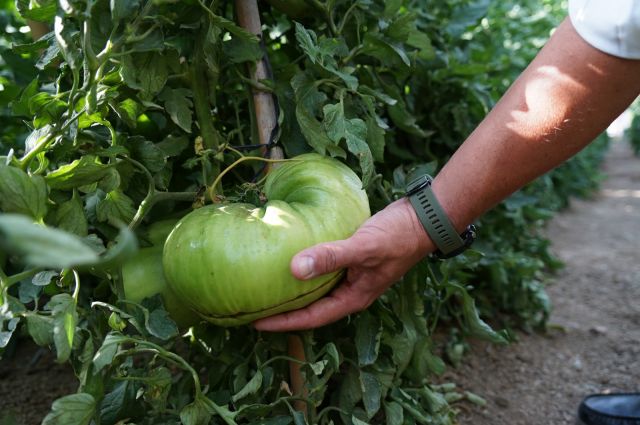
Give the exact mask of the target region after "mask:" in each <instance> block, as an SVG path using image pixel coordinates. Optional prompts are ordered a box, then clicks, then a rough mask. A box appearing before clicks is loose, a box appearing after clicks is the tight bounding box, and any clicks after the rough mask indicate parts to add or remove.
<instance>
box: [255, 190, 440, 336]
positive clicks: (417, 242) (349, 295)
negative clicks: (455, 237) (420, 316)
mask: <svg viewBox="0 0 640 425" xmlns="http://www.w3.org/2000/svg"><path fill="white" fill-rule="evenodd" d="M434 249H435V247H434V246H433V244H432V242H431V240H430V239H429V237H428V236H427V233H426V232H425V230H424V228H423V227H422V224H421V223H420V221H419V220H418V217H417V216H416V213H415V211H414V210H413V207H412V206H411V204H410V203H409V201H408V200H407V199H406V198H403V199H401V200H398V201H395V202H393V203H392V204H390V205H389V206H387V208H385V209H384V210H382V211H380V212H379V213H377V214H375V215H374V216H372V217H371V218H370V219H369V220H367V221H366V222H365V223H364V224H363V225H362V226H361V227H360V228H359V229H358V230H357V231H356V232H355V233H354V234H353V236H351V237H350V238H348V239H345V240H341V241H335V242H327V243H321V244H318V245H315V246H313V247H311V248H307V249H305V250H303V251H302V252H300V253H298V254H296V255H295V256H294V257H293V259H292V260H291V272H292V273H293V275H294V276H295V277H296V278H298V279H301V280H308V279H311V278H314V277H317V276H319V275H322V274H326V273H331V272H334V271H337V270H340V269H345V268H346V269H347V273H346V276H345V278H344V280H343V281H342V282H341V283H340V284H339V286H337V287H336V288H335V289H334V290H333V291H332V292H331V293H329V294H328V295H327V296H325V297H323V298H321V299H319V300H317V301H315V302H314V303H312V304H310V305H308V306H307V307H304V308H302V309H299V310H294V311H290V312H286V313H282V314H278V315H275V316H271V317H266V318H264V319H260V320H257V321H256V322H254V326H255V328H256V329H258V330H262V331H291V330H302V329H311V328H316V327H319V326H323V325H326V324H328V323H331V322H335V321H336V320H339V319H341V318H343V317H344V316H346V315H348V314H351V313H355V312H357V311H361V310H364V309H365V308H367V307H368V306H369V305H371V304H372V303H373V302H374V301H375V300H376V298H378V297H379V296H380V295H381V294H382V293H383V292H384V291H385V290H386V289H387V288H388V287H389V286H391V285H392V284H393V283H394V282H396V281H398V280H399V279H400V278H401V277H402V276H403V275H404V274H405V272H406V271H407V270H409V268H411V266H413V265H414V264H416V263H417V262H418V261H419V260H420V259H421V258H423V257H424V256H426V255H427V254H428V253H430V252H431V251H433V250H434Z"/></svg>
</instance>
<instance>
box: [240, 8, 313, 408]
mask: <svg viewBox="0 0 640 425" xmlns="http://www.w3.org/2000/svg"><path fill="white" fill-rule="evenodd" d="M235 5H236V13H237V14H238V22H239V23H240V26H241V27H243V28H244V29H246V30H247V31H249V32H251V33H252V34H255V35H256V36H257V37H258V38H259V39H260V40H262V25H261V23H260V11H259V10H258V3H257V0H236V2H235ZM265 54H266V53H265ZM267 60H268V59H266V58H265V59H263V60H261V61H258V62H257V63H256V64H255V66H252V68H251V69H250V73H251V78H252V79H253V80H254V81H256V82H259V81H260V80H264V79H268V78H270V75H269V69H268V65H267ZM252 95H253V105H254V109H255V114H256V123H257V126H258V135H259V137H260V144H263V145H265V146H266V145H268V144H269V142H270V140H271V133H272V131H273V130H274V129H275V128H276V125H277V122H278V117H277V115H276V105H275V101H274V98H273V95H272V94H271V93H269V92H266V91H263V90H260V89H259V88H257V86H256V85H254V86H253V87H252ZM265 150H266V148H265ZM269 157H270V158H271V159H283V158H284V153H283V152H282V149H281V148H280V147H277V146H272V147H271V150H270V152H269ZM287 344H288V351H289V356H290V357H292V358H294V359H296V360H298V361H300V362H305V361H306V358H305V353H304V345H303V343H302V339H301V338H300V337H299V336H297V335H293V334H291V335H289V336H288V340H287ZM289 374H290V381H291V382H290V389H291V391H292V392H293V394H294V395H296V396H302V397H305V398H306V397H307V395H308V392H307V389H306V387H305V385H304V379H303V377H302V373H301V371H300V363H297V362H293V361H292V362H289ZM293 407H294V408H295V409H296V410H297V411H299V412H303V413H304V414H305V416H306V415H307V403H305V402H304V401H302V400H296V401H295V402H294V405H293Z"/></svg>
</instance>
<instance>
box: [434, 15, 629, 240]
mask: <svg viewBox="0 0 640 425" xmlns="http://www.w3.org/2000/svg"><path fill="white" fill-rule="evenodd" d="M639 76H640V60H635V61H634V60H627V59H621V58H617V57H614V56H610V55H607V54H605V53H602V52H600V51H599V50H597V49H595V48H593V47H591V46H590V45H588V44H587V43H586V42H585V41H584V40H583V39H582V38H581V37H580V36H579V35H578V34H577V33H576V32H575V30H574V29H573V26H572V25H571V23H570V22H569V20H568V19H566V20H565V22H564V23H563V24H562V25H560V27H558V29H557V30H556V32H555V33H554V35H553V37H552V38H551V40H550V41H549V42H548V43H547V45H546V46H545V47H544V48H543V49H542V50H541V51H540V53H539V54H538V56H537V57H536V59H535V60H534V61H533V62H532V63H531V64H530V65H529V67H528V68H527V69H526V70H525V71H524V72H523V73H522V74H521V75H520V77H519V78H518V80H517V81H516V82H515V83H514V84H513V85H512V87H511V88H510V89H509V90H508V91H507V93H506V94H505V95H504V96H503V97H502V99H501V100H500V101H499V102H498V104H497V105H496V106H495V108H494V109H493V110H492V111H491V112H490V113H489V114H488V115H487V117H486V118H485V119H484V120H483V122H482V123H481V124H480V125H479V126H478V127H477V128H476V130H475V131H474V132H473V133H472V134H471V135H470V136H469V138H468V139H467V140H466V141H465V142H464V143H463V145H462V146H461V147H460V149H458V151H457V152H456V153H455V155H454V156H453V157H452V158H451V160H450V161H449V162H448V163H447V164H446V165H445V167H444V168H443V169H442V170H441V172H440V173H439V174H438V176H437V177H436V179H435V181H434V183H433V190H434V192H435V194H436V196H437V197H438V199H439V201H440V203H441V204H442V206H443V208H444V209H445V211H447V213H448V214H449V217H450V218H451V220H452V222H453V223H454V224H455V226H456V227H457V228H458V230H462V229H463V228H464V226H466V225H467V224H468V223H470V222H472V221H473V220H474V219H476V218H477V217H478V216H480V215H481V214H483V213H484V212H485V211H487V210H488V209H490V208H491V207H493V206H494V205H495V204H497V203H498V202H500V201H501V200H502V199H504V198H505V197H507V196H509V195H510V194H511V193H513V192H514V191H516V190H518V189H519V188H520V187H522V186H523V185H525V184H526V183H528V182H529V181H531V180H533V179H534V178H536V177H538V176H540V175H542V174H544V173H545V172H547V171H549V170H550V169H552V168H554V167H555V166H557V165H559V164H560V163H562V162H563V161H565V160H566V159H567V158H569V157H571V156H572V155H574V154H575V153H576V152H578V151H579V150H580V149H582V148H583V147H585V146H586V145H587V144H589V143H590V142H591V141H592V140H593V139H594V138H595V137H596V136H597V135H598V134H600V133H601V132H602V131H604V130H605V129H606V127H607V126H608V125H609V123H610V122H611V121H612V120H613V119H615V117H616V116H618V115H619V114H620V113H621V112H622V111H623V110H624V109H625V108H626V107H627V106H628V105H629V104H630V103H631V102H632V101H633V99H634V98H635V97H636V96H637V95H638V93H639V92H640V78H638V77H639Z"/></svg>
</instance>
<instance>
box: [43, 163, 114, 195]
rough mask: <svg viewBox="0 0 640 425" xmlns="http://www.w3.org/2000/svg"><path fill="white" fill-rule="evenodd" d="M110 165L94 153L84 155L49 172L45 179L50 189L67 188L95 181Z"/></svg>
mask: <svg viewBox="0 0 640 425" xmlns="http://www.w3.org/2000/svg"><path fill="white" fill-rule="evenodd" d="M110 167H111V165H106V164H103V163H102V162H101V161H100V158H99V157H97V156H95V155H85V156H83V157H82V158H80V159H76V160H75V161H73V162H72V163H70V164H67V165H63V166H61V167H59V168H58V169H56V170H54V171H52V172H50V173H49V174H47V175H46V176H45V180H46V182H47V184H48V185H49V187H51V188H52V189H60V190H69V189H73V188H76V187H79V186H85V185H88V184H91V183H95V182H97V181H98V180H100V179H102V178H103V177H105V176H106V175H107V174H108V173H109V168H110Z"/></svg>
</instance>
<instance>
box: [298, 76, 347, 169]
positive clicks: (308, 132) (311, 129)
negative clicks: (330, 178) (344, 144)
mask: <svg viewBox="0 0 640 425" xmlns="http://www.w3.org/2000/svg"><path fill="white" fill-rule="evenodd" d="M291 86H292V87H293V89H294V92H295V96H296V103H297V105H296V119H297V121H298V125H299V126H300V131H301V132H302V134H303V135H304V137H305V139H306V140H307V143H309V146H311V147H312V148H313V149H314V150H315V151H316V152H318V153H319V154H321V155H325V154H326V152H327V151H329V153H330V154H331V156H338V157H342V158H344V157H346V154H345V152H344V150H342V149H341V148H339V147H338V146H336V145H335V144H334V142H333V141H332V140H331V139H329V137H327V133H326V132H325V131H324V129H323V126H322V123H321V122H320V121H318V120H317V119H316V117H315V114H314V111H315V110H320V108H321V106H322V104H323V103H324V102H325V100H326V95H324V94H323V93H321V92H320V91H319V90H318V88H317V87H316V86H315V84H314V80H313V79H312V78H311V77H310V76H309V75H307V74H305V73H303V72H300V73H298V74H296V76H295V77H293V79H292V80H291Z"/></svg>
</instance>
